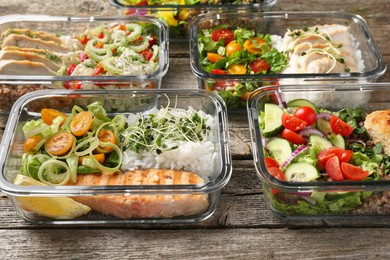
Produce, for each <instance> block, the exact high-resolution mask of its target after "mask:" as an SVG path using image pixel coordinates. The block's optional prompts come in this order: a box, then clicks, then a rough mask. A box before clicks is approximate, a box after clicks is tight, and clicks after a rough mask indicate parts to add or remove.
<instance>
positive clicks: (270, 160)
mask: <svg viewBox="0 0 390 260" xmlns="http://www.w3.org/2000/svg"><path fill="white" fill-rule="evenodd" d="M264 162H265V166H266V167H267V169H268V168H272V167H278V168H279V163H278V162H277V161H276V160H275V159H273V158H271V157H266V158H264Z"/></svg>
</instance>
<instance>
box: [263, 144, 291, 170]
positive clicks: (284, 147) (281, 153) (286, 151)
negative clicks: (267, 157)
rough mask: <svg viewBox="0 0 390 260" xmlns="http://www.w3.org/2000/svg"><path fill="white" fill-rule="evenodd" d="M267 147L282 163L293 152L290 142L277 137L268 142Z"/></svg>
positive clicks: (280, 163)
mask: <svg viewBox="0 0 390 260" xmlns="http://www.w3.org/2000/svg"><path fill="white" fill-rule="evenodd" d="M267 148H268V150H269V152H270V153H271V155H272V156H273V157H274V158H275V160H276V161H277V162H278V163H279V165H282V164H283V163H284V162H285V161H286V160H287V159H288V158H289V157H290V156H291V153H292V149H291V146H290V143H289V142H288V141H287V140H285V139H283V138H279V137H276V138H274V139H272V140H271V141H269V142H268V144H267Z"/></svg>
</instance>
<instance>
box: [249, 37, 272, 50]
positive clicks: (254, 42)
mask: <svg viewBox="0 0 390 260" xmlns="http://www.w3.org/2000/svg"><path fill="white" fill-rule="evenodd" d="M264 44H265V45H266V46H268V44H267V42H266V41H265V40H264V39H261V38H252V39H248V40H246V41H245V42H244V48H245V49H247V51H248V52H249V53H251V54H253V53H259V52H261V51H262V46H263V45H264Z"/></svg>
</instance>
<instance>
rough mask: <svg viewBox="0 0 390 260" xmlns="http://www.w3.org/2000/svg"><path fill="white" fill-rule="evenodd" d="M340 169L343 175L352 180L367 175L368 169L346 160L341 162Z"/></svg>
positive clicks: (358, 179)
mask: <svg viewBox="0 0 390 260" xmlns="http://www.w3.org/2000/svg"><path fill="white" fill-rule="evenodd" d="M341 170H342V172H343V176H344V177H345V178H346V179H348V180H352V181H360V180H363V179H365V178H367V176H368V171H364V170H363V169H362V168H360V167H358V166H355V165H352V164H350V163H346V162H342V163H341Z"/></svg>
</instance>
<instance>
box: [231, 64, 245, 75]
mask: <svg viewBox="0 0 390 260" xmlns="http://www.w3.org/2000/svg"><path fill="white" fill-rule="evenodd" d="M228 72H229V74H246V67H245V66H244V65H242V64H233V65H231V66H230V67H229V68H228Z"/></svg>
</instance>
